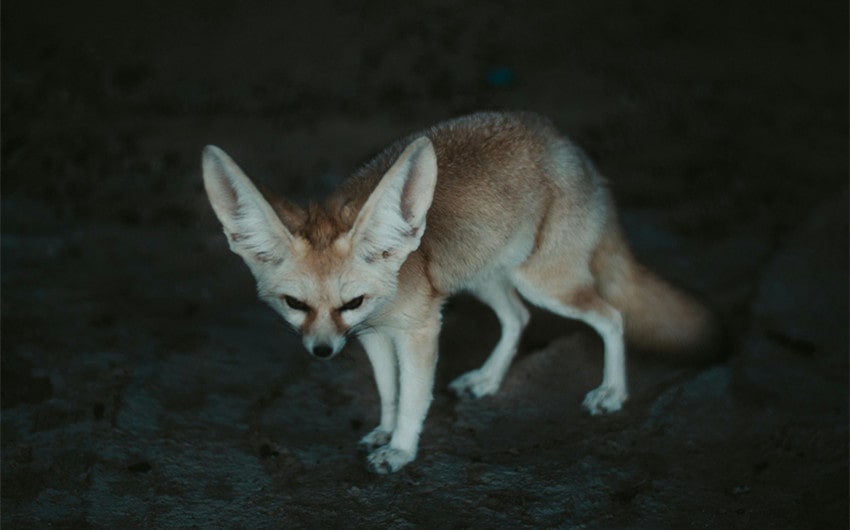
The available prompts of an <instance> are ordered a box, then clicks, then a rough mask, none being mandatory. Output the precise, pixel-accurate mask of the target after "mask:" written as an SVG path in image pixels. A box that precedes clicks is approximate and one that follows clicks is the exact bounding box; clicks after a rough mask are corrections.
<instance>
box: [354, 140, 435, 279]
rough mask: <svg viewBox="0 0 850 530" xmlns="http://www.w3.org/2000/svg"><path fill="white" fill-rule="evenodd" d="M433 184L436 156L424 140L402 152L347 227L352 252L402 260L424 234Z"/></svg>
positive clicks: (429, 141)
mask: <svg viewBox="0 0 850 530" xmlns="http://www.w3.org/2000/svg"><path fill="white" fill-rule="evenodd" d="M436 184H437V155H436V153H434V146H433V145H432V144H431V140H429V139H428V138H427V137H424V136H423V137H421V138H419V139H417V140H415V141H414V142H412V143H411V144H410V145H408V146H407V148H406V149H405V150H404V152H403V153H401V155H400V156H399V157H398V160H396V161H395V163H394V164H393V166H392V167H391V168H390V169H389V171H387V173H386V174H385V175H384V176H383V178H382V179H381V181H380V183H378V186H377V187H376V188H375V190H374V191H373V192H372V194H371V195H370V196H369V199H367V201H366V203H365V204H364V205H363V208H362V209H361V210H360V213H358V214H357V219H355V221H354V225H353V226H352V228H351V232H350V234H351V241H352V244H353V246H354V249H355V250H356V252H357V253H358V254H359V255H360V256H361V257H363V258H364V259H366V260H368V261H374V260H378V259H392V260H398V261H399V262H400V261H401V260H403V259H404V258H405V257H407V255H408V254H409V253H410V252H412V251H414V250H415V249H416V248H417V247H418V246H419V242H420V240H421V239H422V234H423V233H424V232H425V216H426V214H427V213H428V209H429V208H430V207H431V201H432V200H433V198H434V187H435V186H436Z"/></svg>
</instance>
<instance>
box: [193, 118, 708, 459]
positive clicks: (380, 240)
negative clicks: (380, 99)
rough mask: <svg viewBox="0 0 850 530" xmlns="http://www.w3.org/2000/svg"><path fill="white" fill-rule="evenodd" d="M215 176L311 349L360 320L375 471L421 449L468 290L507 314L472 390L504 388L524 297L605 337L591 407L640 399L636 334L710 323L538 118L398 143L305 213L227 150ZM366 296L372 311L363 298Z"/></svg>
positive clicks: (673, 342) (458, 385)
mask: <svg viewBox="0 0 850 530" xmlns="http://www.w3.org/2000/svg"><path fill="white" fill-rule="evenodd" d="M204 179H205V184H206V187H207V191H208V194H209V196H210V201H211V202H212V204H213V207H214V209H215V211H216V213H217V214H218V216H219V219H221V221H222V224H223V225H224V227H225V232H226V233H227V234H228V238H229V239H230V241H231V248H233V250H234V251H235V252H237V253H239V254H240V255H241V256H242V257H243V258H244V259H245V261H246V263H247V264H248V265H249V267H250V268H251V270H252V271H253V273H254V275H255V277H256V278H257V282H258V289H259V291H260V293H261V296H262V297H263V298H264V299H265V300H267V301H268V302H269V304H270V305H272V307H273V308H275V310H277V311H278V312H280V313H281V315H282V316H283V317H284V318H285V319H287V320H288V321H289V322H290V324H292V325H293V326H294V327H296V328H298V329H300V331H301V333H302V336H303V338H304V344H305V346H306V347H307V348H308V349H310V350H311V351H312V352H313V353H314V354H316V355H317V356H320V357H328V356H332V355H334V354H336V353H337V352H338V351H339V349H341V348H342V345H343V344H344V343H345V340H346V339H347V338H348V334H349V333H353V334H355V335H356V336H357V337H358V338H359V339H360V341H361V342H362V344H363V345H364V347H365V349H366V352H367V354H368V355H369V358H370V360H371V362H372V364H373V367H374V372H375V379H376V383H377V386H378V390H379V394H380V396H381V409H382V413H381V423H380V425H379V426H378V427H377V428H376V429H375V430H373V431H372V432H371V433H369V434H368V435H366V436H365V437H364V438H363V440H362V443H363V444H364V446H366V447H367V448H368V449H369V450H370V451H371V454H370V455H369V463H370V466H371V467H372V469H373V470H375V471H377V472H392V471H395V470H397V469H399V468H400V467H402V466H404V465H405V464H407V463H409V462H410V461H412V460H413V459H414V458H415V456H416V451H417V446H418V439H419V433H420V431H421V428H422V424H423V421H424V419H425V414H426V413H427V409H428V405H429V403H430V400H431V389H432V385H433V379H434V366H435V363H436V359H437V342H438V336H439V330H440V308H441V306H442V303H443V301H444V300H445V299H446V298H447V297H448V296H450V295H451V294H453V293H456V292H458V291H461V290H468V291H470V292H472V293H473V294H475V295H476V296H478V297H479V298H480V299H481V300H482V301H484V302H485V303H487V304H488V305H489V306H490V307H492V308H493V310H494V311H495V312H496V315H497V317H498V318H499V322H500V324H501V326H502V337H501V338H500V340H499V343H498V344H497V345H496V347H495V349H494V350H493V353H492V354H491V356H490V358H488V360H487V362H486V363H485V364H484V365H483V366H482V367H481V368H480V369H478V370H473V371H472V372H469V373H467V374H464V375H463V376H461V377H459V378H458V379H457V380H455V381H454V382H453V383H452V385H451V387H452V389H453V390H454V391H455V392H457V393H458V394H461V395H465V394H471V395H473V396H476V397H480V396H483V395H488V394H492V393H494V392H495V391H496V390H497V389H498V387H499V385H500V384H501V381H502V378H503V377H504V376H505V373H506V372H507V369H508V366H509V364H510V361H511V359H512V357H513V356H514V354H515V353H516V349H517V344H518V342H519V337H520V334H521V333H522V330H523V328H524V327H525V325H526V324H527V322H528V318H529V313H528V311H527V310H526V309H525V307H524V306H523V304H522V299H521V298H520V295H521V296H522V298H524V299H525V300H528V301H530V302H531V303H534V304H536V305H538V306H541V307H544V308H546V309H549V310H551V311H553V312H555V313H557V314H559V315H562V316H565V317H569V318H576V319H580V320H583V321H584V322H586V323H588V324H589V325H590V326H592V327H593V328H594V329H595V330H596V331H597V332H599V334H600V335H601V336H602V339H603V342H604V345H605V365H604V370H603V377H602V384H601V385H600V387H599V388H597V389H595V390H592V391H591V392H589V393H588V394H587V396H586V398H585V401H584V406H585V407H586V408H587V410H588V411H589V412H590V413H591V414H599V413H605V412H614V411H617V410H619V409H620V407H621V406H622V404H623V402H625V401H626V399H627V397H628V393H627V385H626V370H625V353H624V346H623V337H624V335H625V336H626V337H628V338H629V339H631V340H633V341H634V343H636V344H638V345H639V346H642V347H651V348H658V349H662V350H671V349H677V348H681V347H691V348H693V347H697V346H698V345H699V344H701V343H702V342H703V341H705V340H707V338H709V337H710V336H711V334H712V320H711V315H710V313H709V312H708V311H707V310H705V309H704V308H703V307H702V306H700V305H699V304H698V303H697V302H695V301H694V300H692V299H691V298H690V297H688V296H687V295H684V294H682V293H680V292H678V291H676V290H675V289H673V288H672V287H670V286H669V285H668V284H666V283H665V282H663V281H662V280H660V279H659V278H657V277H656V276H654V275H653V274H651V273H650V272H648V271H646V270H645V269H644V268H643V267H642V266H641V265H640V264H638V263H637V262H636V261H635V260H634V258H633V257H632V254H631V252H630V251H629V249H628V246H627V245H626V244H625V241H624V240H623V238H622V235H621V233H620V229H619V226H618V224H617V219H616V214H615V211H614V207H613V201H612V199H611V197H610V194H609V192H608V189H607V184H606V182H605V180H604V179H603V178H602V177H601V176H600V175H599V174H598V172H597V171H596V169H595V168H594V166H593V164H592V163H591V162H590V161H589V160H588V159H587V158H586V157H585V155H584V154H583V153H582V152H581V151H580V150H579V149H578V148H576V147H575V146H574V145H572V144H571V143H570V142H569V141H568V140H567V139H565V138H563V137H562V136H560V135H559V134H558V132H557V131H556V130H555V129H554V127H553V126H552V125H551V124H550V123H549V122H548V121H547V120H545V119H543V118H541V117H539V116H537V115H534V114H528V113H479V114H474V115H472V116H467V117H463V118H458V119H455V120H452V121H449V122H445V123H442V124H438V125H436V126H434V127H432V128H430V129H427V130H425V131H424V132H422V133H418V134H416V135H412V136H410V137H407V138H404V139H401V140H399V141H397V142H395V143H394V144H392V145H391V146H389V147H388V148H387V149H386V150H384V151H383V152H382V153H380V154H379V155H378V156H377V157H375V159H373V160H372V161H371V162H369V163H367V164H366V165H365V166H363V167H362V168H361V169H360V170H359V171H357V172H356V173H355V174H354V176H353V177H352V178H351V179H350V180H349V181H348V182H347V183H346V184H345V185H344V186H343V187H342V188H341V189H340V190H339V191H338V192H337V193H335V194H334V195H333V196H332V197H331V198H330V199H329V200H328V201H327V202H326V203H325V204H324V206H316V205H312V206H310V207H309V208H307V209H306V210H302V209H300V208H298V207H297V206H294V205H292V204H291V203H289V202H287V201H285V200H283V199H277V198H275V197H274V196H273V195H272V194H270V193H269V192H267V191H264V192H263V193H262V194H260V193H259V192H258V191H256V188H255V187H254V186H253V185H252V184H251V182H250V180H249V179H248V178H247V177H246V176H245V175H244V174H243V173H242V172H241V170H239V169H238V167H237V166H236V165H235V163H234V162H233V161H232V160H230V159H229V157H227V155H226V154H224V153H223V152H222V151H220V150H219V149H217V148H214V147H209V148H207V150H205V154H204ZM269 212H274V214H269ZM275 214H276V216H277V219H270V218H269V215H275ZM293 299H297V300H296V302H297V303H296V302H292V300H293ZM353 300H357V301H359V300H362V307H361V304H359V303H358V304H355V305H356V306H357V307H356V308H353V309H348V308H349V304H350V303H351V302H352V301H353ZM293 303H295V306H296V307H292V305H293ZM301 305H303V306H304V307H308V308H309V310H305V309H304V307H301Z"/></svg>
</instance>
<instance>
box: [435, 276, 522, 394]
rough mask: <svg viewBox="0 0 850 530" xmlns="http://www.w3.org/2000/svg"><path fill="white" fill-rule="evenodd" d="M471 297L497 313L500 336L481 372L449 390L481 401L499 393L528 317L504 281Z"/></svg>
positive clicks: (465, 376) (495, 281)
mask: <svg viewBox="0 0 850 530" xmlns="http://www.w3.org/2000/svg"><path fill="white" fill-rule="evenodd" d="M472 293H473V294H474V295H475V296H476V297H477V298H478V299H480V300H481V301H482V302H484V303H485V304H487V305H488V306H490V307H491V308H492V309H493V311H494V312H495V313H496V317H497V318H498V319H499V323H500V324H501V326H502V336H501V337H500V338H499V342H498V344H496V347H495V348H494V349H493V352H492V353H491V354H490V357H488V358H487V361H486V362H485V363H484V364H483V365H482V366H481V368H478V369H477V370H472V371H471V372H467V373H465V374H463V375H462V376H460V377H458V378H457V379H455V380H454V381H453V382H452V383H451V384H450V385H449V388H451V389H452V390H453V391H454V392H455V393H456V394H457V395H458V396H464V395H472V396H474V397H476V398H480V397H483V396H487V395H490V394H495V393H496V391H497V390H499V386H501V384H502V380H503V379H504V378H505V374H506V373H507V371H508V367H509V366H510V364H511V360H513V358H514V356H515V355H516V352H517V345H518V344H519V339H520V336H521V335H522V331H523V330H524V329H525V326H526V324H528V319H529V318H530V315H529V313H528V310H527V309H526V308H525V306H524V305H523V304H522V301H521V300H520V298H519V296H517V293H516V290H515V289H514V287H513V285H512V284H511V282H510V280H509V279H508V278H507V277H504V276H500V277H495V278H493V279H490V280H488V281H487V282H486V283H483V284H480V285H478V286H476V287H474V288H473V289H472Z"/></svg>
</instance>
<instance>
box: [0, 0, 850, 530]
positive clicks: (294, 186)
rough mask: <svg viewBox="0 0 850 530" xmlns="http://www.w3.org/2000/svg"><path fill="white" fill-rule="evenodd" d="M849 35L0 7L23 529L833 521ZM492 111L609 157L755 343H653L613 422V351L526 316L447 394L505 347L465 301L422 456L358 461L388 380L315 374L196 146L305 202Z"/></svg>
mask: <svg viewBox="0 0 850 530" xmlns="http://www.w3.org/2000/svg"><path fill="white" fill-rule="evenodd" d="M847 30H848V7H847V3H846V2H802V1H801V2H770V1H755V2H739V1H717V2H699V1H698V2H673V1H667V0H663V1H655V2H638V1H627V0H611V1H601V2H590V1H580V2H579V1H564V0H561V1H558V2H526V3H522V2H449V1H445V2H398V3H393V4H392V5H390V3H387V2H374V1H371V2H370V1H353V2H343V1H339V2H326V1H313V2H304V3H298V4H292V3H288V2H271V1H263V0H251V1H243V2H233V3H226V2H218V1H213V2H189V1H150V2H135V3H128V2H106V1H102V2H97V1H83V2H46V1H33V0H27V1H22V0H6V1H5V2H3V4H2V523H3V526H4V527H7V526H8V527H9V528H45V527H48V526H54V527H97V528H139V527H147V528H165V527H182V528H186V527H192V526H196V527H204V528H206V527H224V528H234V527H244V528H283V527H287V528H292V527H296V528H297V527H321V526H348V527H350V526H366V527H394V528H405V527H416V526H438V527H454V526H457V527H468V526H473V527H499V526H504V527H508V526H509V527H535V528H539V527H591V528H611V527H641V528H650V527H651V528H665V527H668V528H682V527H697V526H698V527H714V528H733V527H747V528H767V527H774V528H775V527H784V528H788V527H796V528H805V527H818V528H826V527H830V528H834V527H846V526H847V524H848V473H847V471H848V467H847V465H848V460H847V451H848V308H847V300H848V192H847V189H848V188H847V174H848V173H847V170H848V31H847ZM503 108H508V109H523V110H533V111H537V112H540V113H543V114H545V115H547V116H549V117H550V118H551V119H552V120H553V121H554V122H555V123H556V124H557V125H558V127H559V128H560V129H561V130H562V131H564V133H565V134H567V135H569V136H570V137H571V138H573V139H574V140H575V141H576V142H577V143H578V144H579V145H581V146H582V147H584V148H585V149H586V150H587V151H588V153H589V154H590V155H591V156H592V158H593V159H594V160H595V161H596V162H597V164H598V166H599V167H600V168H601V170H602V171H603V173H604V174H606V175H607V176H608V177H609V179H610V180H611V183H612V184H611V185H612V189H613V191H614V194H615V196H616V198H617V201H618V203H619V205H620V207H621V209H622V210H623V216H622V218H623V222H624V225H625V227H626V230H627V233H628V234H629V237H630V240H631V241H632V243H633V245H634V247H635V250H636V252H637V254H638V255H639V256H641V258H642V259H643V261H645V262H646V263H647V264H649V265H651V266H652V267H653V268H655V269H656V270H658V271H660V272H661V273H662V274H664V275H666V276H667V277H669V278H671V279H672V280H673V281H675V282H677V283H679V284H681V285H683V286H686V287H687V288H689V289H692V290H695V291H697V292H700V293H702V294H703V295H704V296H705V297H706V298H707V299H708V300H709V301H710V302H711V303H712V304H713V305H714V306H715V307H717V309H718V311H719V312H720V314H721V315H722V317H723V318H724V320H725V321H726V322H727V324H728V327H729V330H730V332H731V335H732V337H733V338H734V355H732V356H731V357H730V358H729V360H727V361H725V362H723V363H720V364H717V365H713V366H709V367H702V368H693V367H685V366H681V365H679V364H677V363H675V362H672V363H671V362H661V361H660V360H659V359H657V358H654V357H653V356H652V355H651V354H647V355H646V356H645V357H640V358H638V359H635V360H634V361H633V362H631V363H630V367H629V377H630V382H631V399H630V401H629V402H628V404H627V406H626V408H625V410H624V411H623V412H621V413H619V414H615V415H612V416H610V417H604V418H590V417H587V416H585V415H584V414H583V413H582V412H581V409H580V403H581V398H582V396H583V395H584V393H586V392H587V391H588V390H589V389H591V388H593V387H595V386H596V385H598V381H599V378H600V377H601V345H600V342H599V339H598V338H597V337H596V336H595V335H594V334H593V333H592V332H591V331H590V330H589V329H586V328H584V327H582V326H579V325H577V324H575V323H570V322H566V321H563V320H559V319H557V318H554V317H551V316H548V315H545V314H542V313H535V317H534V322H533V324H532V326H531V327H530V328H529V330H528V332H527V333H526V336H525V338H524V341H523V348H522V350H523V351H522V353H521V355H520V358H519V359H517V360H516V361H515V363H514V366H513V367H512V370H511V372H509V374H508V377H507V378H506V380H505V383H504V387H503V389H502V391H501V392H500V394H499V395H497V396H495V397H492V398H487V399H484V400H480V401H457V400H455V399H454V398H452V397H451V396H450V395H449V393H448V392H447V391H446V385H447V383H448V382H449V381H450V380H451V379H453V378H454V377H456V376H457V375H459V374H460V373H462V372H463V371H465V370H468V369H471V368H473V367H475V366H477V365H478V364H480V362H481V361H482V360H483V359H484V357H485V356H486V355H487V353H488V352H489V349H490V348H491V347H492V346H493V345H494V344H495V341H496V339H497V337H498V328H497V324H496V321H495V318H493V316H492V315H490V314H489V312H488V311H487V310H486V309H485V308H483V307H482V306H480V305H479V304H477V303H476V302H474V301H472V300H469V299H467V298H464V297H460V298H458V299H457V300H456V301H454V302H452V303H451V304H450V305H449V306H448V307H447V308H446V312H445V326H444V334H443V337H442V342H441V364H440V368H439V373H438V381H437V388H436V389H435V401H434V405H433V407H432V410H431V414H430V415H429V418H428V420H427V422H426V428H425V433H424V435H423V437H422V444H421V449H420V455H419V458H418V459H417V460H416V461H415V462H414V463H413V464H411V465H410V466H408V467H407V468H405V469H404V470H403V471H402V472H400V473H398V474H396V475H393V476H389V477H375V476H372V475H369V474H368V473H366V471H365V470H364V467H363V464H362V457H361V456H359V455H357V454H356V451H355V444H356V442H357V440H358V439H359V438H360V437H361V436H362V435H363V434H365V433H366V432H368V431H369V430H370V429H371V428H372V427H373V424H374V423H376V422H377V419H378V410H377V396H376V392H375V390H374V384H373V383H372V381H371V374H370V368H369V366H368V361H367V360H366V358H365V356H364V355H363V353H362V351H361V350H360V349H359V347H357V346H356V345H352V346H350V347H349V348H348V350H347V353H346V354H345V355H343V357H342V358H341V359H337V360H335V361H334V362H332V363H319V362H311V361H310V360H309V359H308V356H307V354H306V353H305V352H303V351H302V348H301V347H300V344H299V341H298V340H297V338H295V337H293V336H292V335H290V334H289V333H288V332H287V331H286V329H285V328H284V326H283V325H281V323H280V321H279V319H278V318H277V317H276V316H275V315H274V314H273V313H272V312H271V311H270V310H269V309H267V308H265V307H264V306H262V305H261V304H260V303H259V302H258V301H256V300H255V298H254V294H253V285H252V280H251V278H250V274H249V273H248V271H247V270H246V269H245V267H244V266H243V265H242V264H241V263H240V261H239V258H237V257H236V256H234V255H232V254H230V253H229V252H228V251H227V248H226V242H225V240H224V237H223V236H222V235H221V234H220V230H219V227H218V225H217V221H216V220H215V218H214V216H213V214H212V211H211V209H210V208H209V206H208V204H207V203H206V198H205V196H204V194H203V189H202V185H201V178H200V167H199V166H200V164H199V158H200V149H201V148H202V147H203V145H205V144H206V143H216V144H218V145H220V146H221V147H223V148H224V149H226V150H227V151H228V152H230V154H231V155H233V156H234V158H235V159H236V160H237V161H238V162H239V163H240V164H241V165H242V167H243V168H244V169H245V170H246V171H247V172H248V173H249V174H251V175H252V176H254V177H255V178H257V179H258V180H261V181H264V182H266V183H267V184H269V185H270V186H272V187H273V188H274V189H276V190H278V191H279V192H281V193H284V194H286V195H287V196H288V197H290V198H294V199H296V200H299V201H304V200H307V199H308V198H315V197H318V196H321V195H323V194H326V193H327V192H328V191H330V190H332V189H333V188H334V187H335V186H336V185H337V184H338V183H339V182H340V181H341V180H342V179H343V178H344V177H345V175H346V174H347V173H348V172H349V171H351V170H352V169H353V168H355V167H356V166H357V164H359V163H362V162H363V161H365V160H366V159H367V158H368V156H369V155H370V154H372V153H375V152H377V151H378V150H379V149H380V148H381V147H382V146H383V145H385V144H387V143H388V142H389V141H391V140H392V139H393V138H395V137H397V136H399V135H401V134H406V133H408V132H411V131H413V130H416V129H418V128H421V127H424V126H427V125H430V124H432V123H434V122H436V121H439V120H441V119H446V118H449V117H453V116H456V115H459V114H462V113H466V112H471V111H474V110H483V109H503ZM730 353H732V352H731V351H730Z"/></svg>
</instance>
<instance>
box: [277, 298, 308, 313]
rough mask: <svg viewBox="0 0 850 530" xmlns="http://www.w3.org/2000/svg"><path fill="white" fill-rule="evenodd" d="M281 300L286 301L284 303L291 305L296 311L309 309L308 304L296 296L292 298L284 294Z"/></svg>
mask: <svg viewBox="0 0 850 530" xmlns="http://www.w3.org/2000/svg"><path fill="white" fill-rule="evenodd" d="M283 301H284V302H286V305H288V306H289V307H291V308H292V309H294V310H296V311H309V310H310V306H308V305H307V304H305V303H304V302H302V301H301V300H299V299H297V298H293V297H291V296H289V295H285V296H284V297H283Z"/></svg>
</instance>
